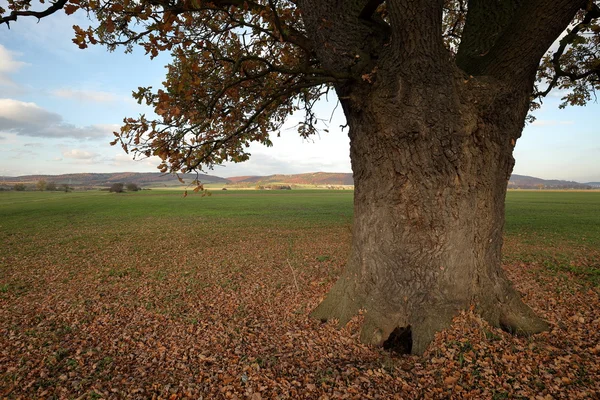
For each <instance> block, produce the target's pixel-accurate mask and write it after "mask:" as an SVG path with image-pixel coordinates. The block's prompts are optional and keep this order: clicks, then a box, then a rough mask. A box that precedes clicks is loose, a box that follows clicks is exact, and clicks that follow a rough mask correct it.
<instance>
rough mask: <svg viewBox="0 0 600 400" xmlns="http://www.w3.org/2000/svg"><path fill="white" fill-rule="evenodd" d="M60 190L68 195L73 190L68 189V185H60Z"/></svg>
mask: <svg viewBox="0 0 600 400" xmlns="http://www.w3.org/2000/svg"><path fill="white" fill-rule="evenodd" d="M60 189H61V190H64V192H65V193H68V192H70V191H71V190H73V188H72V187H70V186H69V185H67V184H66V183H63V184H62V185H60Z"/></svg>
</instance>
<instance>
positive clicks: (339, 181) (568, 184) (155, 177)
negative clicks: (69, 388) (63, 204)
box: [0, 172, 600, 189]
mask: <svg viewBox="0 0 600 400" xmlns="http://www.w3.org/2000/svg"><path fill="white" fill-rule="evenodd" d="M198 178H199V179H200V181H201V182H202V183H217V184H222V185H230V186H238V187H254V186H269V185H273V184H286V185H291V186H293V185H305V186H306V185H309V186H351V185H354V181H353V179H352V174H351V173H339V172H336V173H331V172H314V173H307V174H293V175H282V174H277V175H268V176H234V177H231V178H221V177H218V176H213V175H205V174H200V175H199V176H198ZM40 179H44V180H46V181H48V182H55V183H56V184H57V185H61V184H63V183H66V184H68V185H70V186H73V187H109V186H110V185H111V184H113V183H136V184H137V185H139V186H142V187H181V186H182V185H181V183H180V182H179V181H178V179H177V177H176V176H175V175H170V174H166V175H165V174H161V173H152V172H148V173H137V172H120V173H104V174H86V173H84V174H64V175H25V176H17V177H2V176H0V187H4V188H10V187H12V186H13V185H14V184H15V183H24V184H27V185H35V183H36V182H37V181H39V180H40ZM183 179H184V181H185V183H191V182H192V181H193V180H194V179H196V175H195V174H188V175H185V176H183ZM508 188H509V189H593V188H600V182H589V183H578V182H572V181H562V180H546V179H540V178H536V177H533V176H524V175H512V176H511V178H510V181H509V182H508Z"/></svg>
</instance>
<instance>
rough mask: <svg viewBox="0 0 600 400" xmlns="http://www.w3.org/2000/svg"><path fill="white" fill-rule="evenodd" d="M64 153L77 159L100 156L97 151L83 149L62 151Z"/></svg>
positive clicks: (65, 155)
mask: <svg viewBox="0 0 600 400" xmlns="http://www.w3.org/2000/svg"><path fill="white" fill-rule="evenodd" d="M62 155H63V157H65V158H74V159H76V160H92V159H94V158H96V157H97V156H98V154H96V153H92V152H90V151H85V150H81V149H71V150H65V151H63V152H62Z"/></svg>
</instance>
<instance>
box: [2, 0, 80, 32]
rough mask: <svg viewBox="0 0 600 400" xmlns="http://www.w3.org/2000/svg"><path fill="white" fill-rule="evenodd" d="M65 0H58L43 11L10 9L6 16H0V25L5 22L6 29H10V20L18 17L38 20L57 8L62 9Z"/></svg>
mask: <svg viewBox="0 0 600 400" xmlns="http://www.w3.org/2000/svg"><path fill="white" fill-rule="evenodd" d="M67 1H68V0H58V1H56V2H55V3H53V4H52V5H51V6H50V7H48V8H47V9H45V10H44V11H29V10H23V11H12V12H11V13H10V14H9V15H8V16H6V17H0V25H2V24H3V23H6V26H8V29H10V21H16V20H17V18H18V17H36V18H37V19H38V21H39V20H40V19H42V18H44V17H47V16H48V15H51V14H54V13H55V12H57V11H58V10H60V9H62V8H63V7H64V6H65V4H67Z"/></svg>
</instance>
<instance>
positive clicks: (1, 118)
mask: <svg viewBox="0 0 600 400" xmlns="http://www.w3.org/2000/svg"><path fill="white" fill-rule="evenodd" d="M114 130H118V126H117V125H89V126H76V125H73V124H69V123H67V122H65V121H64V120H63V118H62V116H60V115H59V114H56V113H53V112H50V111H48V110H45V109H43V108H42V107H40V106H38V105H37V104H35V103H26V102H22V101H18V100H13V99H0V131H3V132H10V133H14V134H17V135H19V136H31V137H43V138H76V139H93V138H103V137H110V136H112V132H113V131H114Z"/></svg>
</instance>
